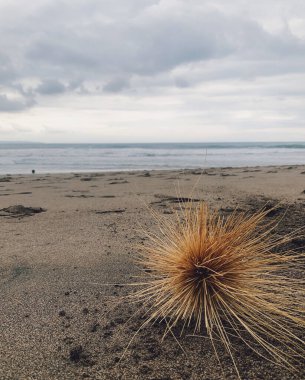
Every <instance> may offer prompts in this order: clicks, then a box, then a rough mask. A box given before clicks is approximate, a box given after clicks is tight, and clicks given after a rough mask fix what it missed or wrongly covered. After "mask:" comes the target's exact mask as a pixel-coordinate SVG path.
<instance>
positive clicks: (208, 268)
mask: <svg viewBox="0 0 305 380" xmlns="http://www.w3.org/2000/svg"><path fill="white" fill-rule="evenodd" d="M267 213H268V211H263V210H262V211H260V212H258V213H256V214H255V215H252V216H251V215H247V214H240V213H237V212H234V213H232V214H231V216H229V217H228V218H226V219H225V218H223V217H221V216H220V215H219V214H218V213H216V212H211V211H209V209H208V207H207V205H206V204H204V203H202V204H200V205H199V206H196V207H194V206H193V205H188V207H186V211H184V214H183V217H182V218H181V217H179V216H178V214H177V218H174V220H163V221H161V220H160V218H159V223H160V234H159V235H149V243H148V244H146V246H145V247H144V252H143V254H142V256H141V258H140V260H139V261H140V264H141V265H142V266H143V267H144V268H146V271H145V280H144V281H143V282H142V283H141V286H142V288H141V290H139V291H137V292H136V298H137V299H138V300H141V301H143V302H144V303H145V304H146V305H149V313H148V318H147V320H146V322H145V325H147V324H148V323H149V322H155V321H165V322H166V326H167V331H166V332H167V333H168V332H172V331H173V327H174V326H176V325H177V324H179V326H182V327H181V330H182V331H183V330H184V329H185V328H186V327H187V328H188V329H190V326H192V328H193V332H194V334H196V335H198V334H200V333H201V332H206V333H207V334H208V336H209V337H210V339H211V341H212V344H213V347H214V348H215V344H214V341H215V339H216V340H220V341H221V342H222V343H223V344H224V346H225V348H226V350H227V351H228V352H229V354H230V355H231V358H232V360H233V363H234V365H235V361H234V357H233V353H232V345H231V340H230V337H233V336H235V337H238V338H240V339H241V340H242V341H244V342H245V344H246V345H247V346H250V347H251V348H253V350H255V351H256V352H258V353H259V354H260V355H263V356H264V357H266V358H267V359H269V360H271V361H276V362H277V363H279V364H281V365H284V366H288V367H289V366H290V367H294V362H295V359H296V358H300V357H302V356H304V342H302V340H301V339H300V338H299V337H298V336H297V335H296V330H298V329H299V328H300V327H304V310H301V306H300V305H302V304H301V302H304V298H303V296H304V283H303V282H302V280H301V278H302V277H300V276H298V274H297V272H299V270H300V260H301V258H302V255H301V254H294V253H293V252H291V251H288V252H287V251H286V252H281V253H276V252H275V251H276V249H277V248H278V247H279V246H280V245H282V244H283V243H287V241H289V239H290V238H291V237H289V236H286V237H284V238H280V237H276V235H275V234H273V233H272V232H273V231H274V228H275V225H274V224H273V225H271V224H270V223H268V224H267V225H266V223H265V224H264V223H263V221H264V220H265V217H266V215H267ZM285 273H286V274H285ZM257 347H260V348H259V349H258V350H257ZM261 349H263V350H261ZM216 354H217V350H216ZM235 366H236V365H235ZM236 370H237V368H236ZM237 372H238V370H237Z"/></svg>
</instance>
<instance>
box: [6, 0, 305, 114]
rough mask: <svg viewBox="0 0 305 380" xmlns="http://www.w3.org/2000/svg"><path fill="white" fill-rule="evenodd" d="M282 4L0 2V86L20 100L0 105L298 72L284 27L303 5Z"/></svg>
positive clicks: (302, 54)
mask: <svg viewBox="0 0 305 380" xmlns="http://www.w3.org/2000/svg"><path fill="white" fill-rule="evenodd" d="M286 3H287V2H286ZM283 4H285V1H284V0H278V1H275V0H266V1H265V2H264V6H262V5H260V4H258V2H257V4H256V3H251V4H250V3H248V4H247V6H246V7H245V5H244V1H242V0H238V1H237V2H234V4H233V3H230V2H229V3H228V2H227V1H225V0H216V1H202V0H190V1H188V2H185V1H179V0H163V1H161V0H160V1H157V0H130V1H123V0H122V1H115V2H114V1H110V0H88V1H86V2H84V1H81V0H75V1H73V2H71V1H68V0H61V1H59V0H52V1H51V0H43V1H41V3H40V5H39V6H38V5H35V4H31V5H29V8H28V9H24V10H22V11H21V10H20V5H19V2H18V1H17V0H11V2H10V5H6V6H5V7H4V6H3V5H2V6H1V0H0V86H1V85H2V86H5V88H8V89H14V90H16V91H18V92H19V94H20V97H21V99H22V100H18V101H17V100H10V98H9V97H7V96H6V95H1V97H0V111H1V110H2V111H10V112H13V111H19V110H22V109H25V108H28V107H30V106H31V105H33V104H35V102H34V101H33V99H34V97H35V96H37V95H40V96H42V97H44V96H45V97H46V96H48V95H53V96H56V95H60V94H64V93H66V92H75V93H76V94H82V95H84V96H85V95H87V94H88V93H90V92H91V93H99V92H102V93H104V94H107V95H110V94H113V95H114V94H116V93H121V92H123V93H125V94H128V93H129V92H132V93H133V94H134V93H137V94H138V95H141V94H147V93H149V91H151V92H153V93H154V91H155V89H156V88H157V89H158V90H160V89H163V90H164V91H165V90H166V89H172V88H179V89H181V91H182V90H186V91H187V90H189V89H190V88H193V87H196V86H198V85H200V84H201V83H202V82H211V81H215V82H219V81H227V80H236V79H237V80H241V81H249V80H255V79H257V78H261V77H266V78H269V77H273V76H275V75H289V74H291V73H293V74H300V75H301V74H305V65H304V60H305V40H304V39H301V38H299V37H298V36H297V35H295V34H294V33H293V30H291V28H290V26H289V25H290V24H289V20H290V19H295V18H300V17H302V16H304V15H305V7H304V6H300V5H299V2H298V1H297V0H292V1H291V2H289V5H286V8H285V7H284V6H283ZM283 9H285V12H286V13H287V14H286V13H285V12H284V13H283ZM283 20H284V21H283ZM12 22H13V25H12ZM282 24H283V25H282ZM272 25H280V26H277V27H276V28H273V29H274V30H273V29H272V28H271V26H272ZM304 35H305V34H304ZM31 81H33V83H34V84H31ZM28 83H30V84H28ZM37 83H38V84H37ZM88 83H89V84H90V85H89V84H88ZM0 89H1V87H0ZM135 90H136V91H135ZM293 90H294V89H293V88H292V87H290V88H287V93H293ZM39 99H40V98H39Z"/></svg>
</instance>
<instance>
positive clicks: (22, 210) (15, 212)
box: [0, 205, 46, 218]
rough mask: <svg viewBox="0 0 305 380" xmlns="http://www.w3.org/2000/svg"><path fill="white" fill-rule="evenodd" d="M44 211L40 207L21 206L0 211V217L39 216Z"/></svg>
mask: <svg viewBox="0 0 305 380" xmlns="http://www.w3.org/2000/svg"><path fill="white" fill-rule="evenodd" d="M45 211H46V209H44V208H42V207H26V206H22V205H15V206H9V207H6V208H2V209H0V216H5V217H9V218H23V217H26V216H32V215H35V214H39V213H41V212H45Z"/></svg>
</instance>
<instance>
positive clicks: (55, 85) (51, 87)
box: [35, 80, 66, 95]
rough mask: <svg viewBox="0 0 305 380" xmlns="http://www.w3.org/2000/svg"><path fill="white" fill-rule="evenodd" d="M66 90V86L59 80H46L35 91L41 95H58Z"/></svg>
mask: <svg viewBox="0 0 305 380" xmlns="http://www.w3.org/2000/svg"><path fill="white" fill-rule="evenodd" d="M65 91H66V86H65V85H64V84H62V83H61V82H59V81H57V80H45V81H43V82H42V83H40V85H39V86H38V87H36V89H35V92H37V93H38V94H41V95H57V94H62V93H64V92H65Z"/></svg>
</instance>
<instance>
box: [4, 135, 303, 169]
mask: <svg viewBox="0 0 305 380" xmlns="http://www.w3.org/2000/svg"><path fill="white" fill-rule="evenodd" d="M297 164H305V142H298V143H296V142H290V143H277V142H272V143H270V142H268V143H267V142H264V143H253V142H252V143H151V144H150V143H146V144H42V143H0V173H1V174H17V173H20V174H24V173H31V171H32V170H35V171H36V173H63V172H97V171H122V170H152V169H185V168H208V167H228V166H232V167H243V166H266V165H297Z"/></svg>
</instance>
